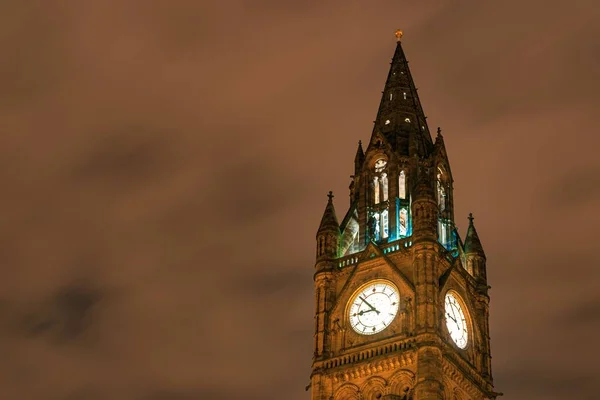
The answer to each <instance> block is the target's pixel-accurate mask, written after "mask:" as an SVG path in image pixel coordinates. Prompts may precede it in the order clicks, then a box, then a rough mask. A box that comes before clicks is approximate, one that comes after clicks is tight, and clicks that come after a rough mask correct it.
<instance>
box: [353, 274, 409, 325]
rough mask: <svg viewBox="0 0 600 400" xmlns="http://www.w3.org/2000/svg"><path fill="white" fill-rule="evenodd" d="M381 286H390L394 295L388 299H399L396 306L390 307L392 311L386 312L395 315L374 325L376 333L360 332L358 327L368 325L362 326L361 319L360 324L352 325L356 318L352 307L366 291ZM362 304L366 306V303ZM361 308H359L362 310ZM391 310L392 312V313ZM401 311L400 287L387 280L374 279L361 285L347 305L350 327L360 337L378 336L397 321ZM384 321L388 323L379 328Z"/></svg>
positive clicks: (391, 294)
mask: <svg viewBox="0 0 600 400" xmlns="http://www.w3.org/2000/svg"><path fill="white" fill-rule="evenodd" d="M379 284H384V285H386V286H388V287H389V288H391V290H392V293H390V294H389V295H388V297H391V296H394V295H395V296H396V297H397V300H396V304H395V305H390V307H391V309H388V310H386V311H387V312H388V314H389V315H392V314H393V315H392V316H391V318H387V319H383V318H382V319H380V321H379V322H377V323H376V324H375V325H374V327H375V331H373V330H371V331H365V330H358V329H357V328H356V326H358V325H359V324H360V325H361V326H366V325H364V324H362V323H361V322H360V319H359V324H353V323H352V320H353V318H354V316H353V315H352V314H351V311H352V307H353V305H355V303H356V300H357V298H358V297H359V295H360V294H361V293H362V292H364V291H365V290H366V289H370V287H371V286H375V285H379ZM376 293H380V292H376ZM384 294H385V293H384ZM362 304H364V302H363V303H362ZM375 306H376V305H375ZM360 307H361V306H359V307H358V308H359V309H361V308H360ZM361 310H362V309H361ZM390 310H391V311H392V312H390ZM399 310H400V290H399V289H398V286H397V285H396V284H395V283H393V282H392V281H390V280H387V279H373V280H370V281H368V282H366V283H364V284H362V285H360V286H359V287H358V289H356V290H355V291H354V292H353V293H352V295H351V296H350V297H349V300H348V303H347V305H346V316H347V318H348V319H347V321H348V324H349V325H350V327H351V328H352V331H354V332H355V333H356V334H358V335H360V336H372V335H376V334H378V333H381V332H383V331H385V330H386V329H387V328H388V327H389V326H390V325H391V324H392V322H393V321H394V320H395V319H396V317H397V316H398V312H399ZM383 321H386V322H387V323H383V326H382V327H379V326H380V325H381V324H382V322H383ZM378 327H379V328H378Z"/></svg>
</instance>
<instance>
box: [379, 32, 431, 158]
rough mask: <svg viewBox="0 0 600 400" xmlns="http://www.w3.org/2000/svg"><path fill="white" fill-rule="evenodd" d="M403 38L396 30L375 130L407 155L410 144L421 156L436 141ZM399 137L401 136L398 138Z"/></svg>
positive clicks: (426, 153) (428, 150)
mask: <svg viewBox="0 0 600 400" xmlns="http://www.w3.org/2000/svg"><path fill="white" fill-rule="evenodd" d="M401 37H402V32H401V31H397V32H396V38H397V45H396V51H395V53H394V57H393V58H392V62H391V67H390V71H389V74H388V77H387V81H386V83H385V88H384V90H383V96H382V98H381V103H380V105H379V111H378V112H377V118H376V120H375V127H374V131H379V132H383V133H384V134H385V135H386V137H387V138H388V140H389V141H390V143H392V144H393V145H394V146H395V147H402V148H401V149H399V150H401V152H403V153H405V154H408V153H409V147H411V148H413V149H414V150H412V151H410V152H415V151H416V152H417V154H418V155H421V156H425V155H428V154H429V153H430V151H431V148H432V147H433V141H432V139H431V135H430V133H429V128H428V127H427V122H426V121H425V113H424V112H423V108H422V107H421V102H420V101H419V96H418V94H417V88H416V87H415V83H414V82H413V79H412V75H411V73H410V69H409V68H408V61H407V60H406V56H405V55H404V50H403V49H402V44H401V42H400V38H401ZM396 136H400V138H398V140H396V139H397V138H396ZM402 137H404V139H402ZM409 142H410V144H409Z"/></svg>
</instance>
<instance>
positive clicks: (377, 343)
mask: <svg viewBox="0 0 600 400" xmlns="http://www.w3.org/2000/svg"><path fill="white" fill-rule="evenodd" d="M396 35H397V38H398V44H397V46H396V51H395V54H394V57H393V59H392V63H391V68H390V72H389V74H388V77H387V81H386V84H385V89H384V91H383V96H382V98H381V103H380V105H379V111H378V113H377V119H376V121H375V126H374V128H373V133H372V135H371V139H370V140H369V142H368V143H367V144H366V146H365V147H366V148H365V149H363V145H362V144H361V142H359V143H358V149H357V151H356V157H355V159H354V174H353V175H352V182H351V183H350V207H349V209H348V211H347V212H346V213H345V215H344V218H343V219H342V220H341V222H339V221H338V219H337V216H336V212H335V209H334V206H333V195H332V194H331V192H330V193H329V200H328V202H327V206H326V208H325V212H324V214H323V218H322V219H321V225H320V226H319V230H318V232H317V258H316V264H315V275H314V282H315V298H316V308H315V335H314V355H313V367H312V375H311V385H310V386H311V390H312V400H359V399H360V400H375V399H382V400H385V399H387V400H392V399H396V400H400V399H403V400H467V399H474V400H480V399H495V398H496V397H497V396H499V395H500V394H499V393H496V392H494V389H493V381H492V370H491V353H490V335H489V325H488V319H489V300H490V298H489V295H488V289H489V286H488V283H487V278H486V257H485V253H484V251H483V247H482V246H481V242H480V241H479V237H478V236H477V231H476V230H475V225H474V224H473V217H472V216H471V215H470V216H469V227H468V229H467V232H466V234H465V236H464V241H463V240H461V237H460V236H459V234H458V232H457V230H456V227H455V222H454V197H453V185H452V183H453V177H452V172H451V170H450V163H449V161H448V156H447V153H446V149H445V146H444V139H443V137H442V134H441V130H440V129H439V128H438V129H437V136H436V138H435V141H434V140H432V138H431V135H430V132H429V128H428V126H427V122H426V119H425V115H424V113H423V109H422V107H421V103H420V101H419V97H418V95H417V89H416V88H415V84H414V82H413V79H412V76H411V73H410V70H409V68H408V62H407V61H406V57H405V56H404V51H403V50H402V45H401V43H400V38H401V36H402V33H401V32H397V34H396Z"/></svg>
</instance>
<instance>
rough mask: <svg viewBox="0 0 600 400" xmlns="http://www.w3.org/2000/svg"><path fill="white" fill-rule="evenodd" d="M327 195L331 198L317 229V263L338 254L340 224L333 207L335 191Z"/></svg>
mask: <svg viewBox="0 0 600 400" xmlns="http://www.w3.org/2000/svg"><path fill="white" fill-rule="evenodd" d="M327 197H329V200H328V201H327V206H325V212H323V218H321V224H320V225H319V230H318V231H317V265H318V264H319V261H325V260H332V259H334V258H336V257H337V256H338V245H339V239H340V224H339V223H338V220H337V216H336V214H335V208H334V207H333V193H332V192H329V194H328V195H327Z"/></svg>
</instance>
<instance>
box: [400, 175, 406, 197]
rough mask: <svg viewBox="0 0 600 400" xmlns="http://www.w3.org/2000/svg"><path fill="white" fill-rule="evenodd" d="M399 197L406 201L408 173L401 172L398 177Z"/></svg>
mask: <svg viewBox="0 0 600 400" xmlns="http://www.w3.org/2000/svg"><path fill="white" fill-rule="evenodd" d="M398 197H399V198H401V199H406V173H405V172H404V171H400V175H399V176H398Z"/></svg>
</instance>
